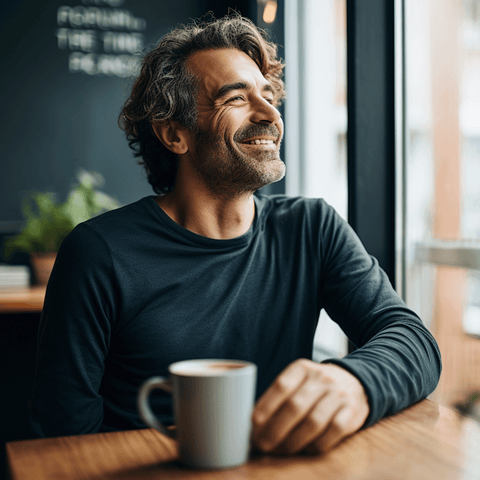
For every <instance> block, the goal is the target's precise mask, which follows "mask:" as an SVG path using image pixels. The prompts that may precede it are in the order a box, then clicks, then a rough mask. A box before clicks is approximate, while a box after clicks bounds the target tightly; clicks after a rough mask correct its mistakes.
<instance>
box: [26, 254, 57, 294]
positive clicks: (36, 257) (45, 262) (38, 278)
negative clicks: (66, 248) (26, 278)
mask: <svg viewBox="0 0 480 480" xmlns="http://www.w3.org/2000/svg"><path fill="white" fill-rule="evenodd" d="M56 258H57V252H46V253H41V252H32V253H31V254H30V261H31V264H32V270H33V276H34V283H35V284H36V285H41V286H45V285H46V284H47V283H48V279H49V278H50V274H51V273H52V269H53V264H54V263H55V259H56Z"/></svg>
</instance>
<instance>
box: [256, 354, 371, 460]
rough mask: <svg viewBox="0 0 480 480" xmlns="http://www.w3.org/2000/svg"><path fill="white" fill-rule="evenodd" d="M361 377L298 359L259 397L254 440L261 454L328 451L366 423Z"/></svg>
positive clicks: (366, 410) (366, 412)
mask: <svg viewBox="0 0 480 480" xmlns="http://www.w3.org/2000/svg"><path fill="white" fill-rule="evenodd" d="M369 411H370V408H369V405H368V399H367V395H366V393H365V390H364V389H363V386H362V384H361V383H360V381H359V380H358V379H357V378H356V377H355V376H354V375H352V374H351V373H350V372H348V371H347V370H345V369H343V368H341V367H339V366H337V365H334V364H318V363H315V362H312V361H311V360H307V359H300V360H296V361H295V362H293V363H291V364H290V365H289V366H288V367H287V368H285V369H284V370H283V371H282V372H281V373H280V375H279V376H278V377H277V378H276V379H275V381H274V382H273V384H272V385H271V386H270V388H269V389H268V390H267V391H266V392H265V393H264V394H263V395H262V397H261V398H260V399H259V400H258V402H257V404H256V406H255V410H254V412H253V441H254V444H255V445H256V446H257V447H258V448H259V449H260V450H262V451H264V452H272V451H274V450H276V451H281V452H286V453H296V452H299V451H301V450H304V449H307V450H308V451H310V452H326V451H327V450H329V449H331V448H332V447H334V446H335V445H337V444H338V443H339V442H340V441H341V440H343V439H344V438H345V437H347V436H348V435H351V434H352V433H354V432H356V431H357V430H358V429H360V428H361V427H362V425H363V424H364V423H365V420H366V419H367V417H368V414H369Z"/></svg>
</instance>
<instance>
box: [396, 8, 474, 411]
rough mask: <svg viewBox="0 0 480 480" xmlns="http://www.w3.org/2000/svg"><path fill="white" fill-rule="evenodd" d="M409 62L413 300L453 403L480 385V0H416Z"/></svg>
mask: <svg viewBox="0 0 480 480" xmlns="http://www.w3.org/2000/svg"><path fill="white" fill-rule="evenodd" d="M405 71H406V171H407V176H406V192H407V198H406V218H407V231H406V239H407V243H406V286H407V288H406V300H407V303H408V304H409V305H410V306H411V307H412V308H414V309H415V310H417V311H418V312H419V313H420V314H421V316H422V318H423V320H424V321H425V322H426V324H427V326H429V328H430V329H431V330H432V332H433V333H434V335H435V337H436V338H437V341H438V343H439V346H440V350H441V352H442V357H443V363H444V370H443V373H442V378H441V380H440V384H439V387H438V388H437V390H436V391H435V393H434V394H433V398H434V399H435V400H437V401H438V402H440V403H443V404H448V405H452V406H453V405H455V404H458V403H465V402H466V401H467V399H468V396H469V395H470V394H471V393H472V392H473V391H475V390H480V362H479V361H478V358H480V340H479V338H480V300H479V299H480V280H479V278H480V277H479V273H480V113H479V112H480V88H479V85H480V2H479V0H468V1H467V0H435V1H434V0H406V1H405Z"/></svg>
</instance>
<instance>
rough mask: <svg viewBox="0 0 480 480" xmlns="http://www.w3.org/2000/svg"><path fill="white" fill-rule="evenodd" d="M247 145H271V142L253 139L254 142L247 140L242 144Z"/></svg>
mask: <svg viewBox="0 0 480 480" xmlns="http://www.w3.org/2000/svg"><path fill="white" fill-rule="evenodd" d="M243 143H245V144H247V145H273V143H274V142H273V140H263V139H259V138H257V139H255V140H248V141H246V142H243Z"/></svg>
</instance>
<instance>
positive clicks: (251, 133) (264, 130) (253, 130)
mask: <svg viewBox="0 0 480 480" xmlns="http://www.w3.org/2000/svg"><path fill="white" fill-rule="evenodd" d="M256 136H269V137H275V138H276V139H277V140H278V138H279V137H280V131H279V130H278V128H277V127H276V126H275V125H273V124H272V125H249V126H247V127H245V128H242V129H241V130H238V131H237V132H236V133H235V135H234V136H233V139H234V140H235V141H236V142H239V143H241V142H243V141H245V140H248V139H249V138H252V137H256Z"/></svg>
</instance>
